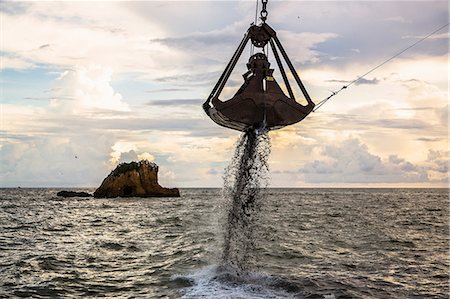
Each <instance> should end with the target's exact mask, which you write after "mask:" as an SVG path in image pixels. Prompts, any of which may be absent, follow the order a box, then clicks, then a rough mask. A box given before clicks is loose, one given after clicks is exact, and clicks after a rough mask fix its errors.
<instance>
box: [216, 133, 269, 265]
mask: <svg viewBox="0 0 450 299" xmlns="http://www.w3.org/2000/svg"><path fill="white" fill-rule="evenodd" d="M269 155H270V139H269V136H268V133H267V132H264V131H263V132H258V131H248V132H245V133H243V134H242V135H241V137H240V139H239V141H238V142H237V144H236V149H235V152H234V155H233V158H232V160H231V162H230V165H229V166H228V167H227V168H226V170H225V175H224V188H223V196H224V199H225V202H226V203H225V208H226V212H225V213H226V215H225V219H224V233H223V238H224V239H223V246H222V247H223V252H222V258H221V264H222V266H223V267H227V268H232V269H234V270H235V271H237V272H242V271H250V270H252V268H253V266H254V264H255V259H256V256H255V254H254V251H255V248H256V243H255V242H256V234H257V230H258V218H259V216H260V211H261V205H262V204H263V202H264V198H265V192H264V189H265V188H266V187H267V185H268V173H269V166H268V159H269Z"/></svg>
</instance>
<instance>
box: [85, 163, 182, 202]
mask: <svg viewBox="0 0 450 299" xmlns="http://www.w3.org/2000/svg"><path fill="white" fill-rule="evenodd" d="M179 196H180V192H179V190H178V189H177V188H171V189H169V188H163V187H161V186H160V185H159V184H158V165H156V164H155V163H152V162H149V161H147V160H142V161H139V162H131V163H122V164H119V165H118V166H117V167H116V169H114V170H113V171H112V172H111V173H110V174H109V175H108V176H107V177H106V178H105V179H104V180H103V182H102V184H101V185H100V187H98V189H97V190H95V192H94V197H97V198H105V197H107V198H112V197H179Z"/></svg>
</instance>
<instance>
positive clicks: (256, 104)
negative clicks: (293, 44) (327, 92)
mask: <svg viewBox="0 0 450 299" xmlns="http://www.w3.org/2000/svg"><path fill="white" fill-rule="evenodd" d="M249 40H251V41H252V43H253V45H254V46H255V47H260V48H263V47H264V46H266V45H268V44H269V43H270V46H271V48H272V51H273V54H274V56H275V59H276V61H277V64H278V67H279V70H280V72H281V75H282V77H283V80H284V83H285V85H286V89H287V91H288V93H289V97H288V96H287V95H285V94H284V92H283V90H282V89H281V88H280V86H279V85H278V83H277V81H276V80H275V78H274V77H273V71H274V70H273V69H271V68H270V63H269V61H268V59H267V56H266V55H265V54H263V53H256V54H254V55H252V56H251V57H250V59H249V61H248V63H247V68H248V71H247V72H246V73H245V74H244V75H243V77H244V83H243V84H242V86H241V87H240V88H239V90H238V91H237V92H236V94H235V95H234V96H233V97H232V98H231V99H228V100H226V101H222V100H220V99H219V96H220V93H221V92H222V89H223V87H224V86H225V83H226V81H227V80H228V78H229V76H230V74H231V72H232V70H233V69H234V66H235V65H236V62H237V60H238V59H239V57H240V55H241V54H242V51H243V49H244V48H245V45H246V44H247V42H248V41H249ZM277 47H278V48H279V50H280V52H281V54H282V56H283V58H284V60H285V62H286V64H287V65H288V67H289V69H290V71H291V73H292V75H293V77H294V79H295V81H296V83H297V84H298V86H299V87H300V90H301V91H302V93H303V95H304V97H305V99H306V101H307V103H308V104H307V105H301V104H300V103H298V102H296V101H295V97H294V94H293V92H292V89H291V86H290V84H289V81H288V80H287V76H286V73H285V71H284V68H283V65H282V63H281V59H280V57H279V55H278V51H277ZM313 108H314V103H313V102H312V100H311V98H310V97H309V95H308V93H307V91H306V89H305V87H304V86H303V84H302V82H301V80H300V78H299V77H298V75H297V73H296V71H295V69H294V67H293V66H292V64H291V62H290V61H289V58H288V57H287V55H286V53H285V51H284V49H283V47H282V45H281V43H280V42H279V40H278V38H277V37H276V33H275V31H274V30H273V29H272V28H270V26H269V25H267V24H266V23H263V24H261V25H260V26H256V25H253V26H251V27H250V28H249V30H248V31H247V33H246V35H245V36H244V39H243V40H242V42H241V44H240V45H239V47H238V49H237V50H236V52H235V53H234V55H233V57H232V58H231V60H230V62H229V63H228V65H227V67H226V69H225V71H224V72H223V74H222V76H221V77H220V79H219V81H218V82H217V84H216V86H215V87H214V89H213V91H212V92H211V95H210V96H209V97H208V100H207V101H206V102H205V103H204V104H203V109H204V110H205V112H206V114H207V115H208V116H209V117H210V118H211V119H212V120H213V121H214V122H216V123H217V124H219V125H221V126H224V127H227V128H230V129H235V130H239V131H247V130H251V129H265V130H275V129H280V128H282V127H285V126H288V125H292V124H295V123H297V122H299V121H301V120H303V119H304V118H305V117H306V116H307V115H308V114H309V113H310V112H311V111H312V110H313Z"/></svg>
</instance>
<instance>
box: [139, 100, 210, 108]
mask: <svg viewBox="0 0 450 299" xmlns="http://www.w3.org/2000/svg"><path fill="white" fill-rule="evenodd" d="M204 101H205V100H204V99H185V100H184V99H173V100H153V101H149V102H148V103H147V105H153V106H198V107H200V106H201V104H203V102H204Z"/></svg>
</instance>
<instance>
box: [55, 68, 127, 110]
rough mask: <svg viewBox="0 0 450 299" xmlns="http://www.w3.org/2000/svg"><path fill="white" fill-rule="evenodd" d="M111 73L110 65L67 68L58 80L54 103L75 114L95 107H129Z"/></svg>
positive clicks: (116, 108) (114, 108) (106, 108)
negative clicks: (117, 88)
mask: <svg viewBox="0 0 450 299" xmlns="http://www.w3.org/2000/svg"><path fill="white" fill-rule="evenodd" d="M111 77H112V71H111V70H110V69H108V68H104V67H101V66H98V65H90V66H88V67H80V68H77V69H75V70H69V71H65V72H64V73H62V74H61V76H60V77H59V78H58V79H57V82H56V83H55V92H54V98H53V99H52V100H51V107H52V108H53V109H56V110H58V111H59V112H60V111H61V110H65V112H73V113H74V114H80V113H83V112H84V111H92V110H96V109H101V110H114V111H130V108H129V106H128V104H127V103H125V102H123V100H122V96H121V95H120V94H119V93H117V92H115V91H114V90H113V88H112V86H111ZM65 99H71V100H73V101H65Z"/></svg>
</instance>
